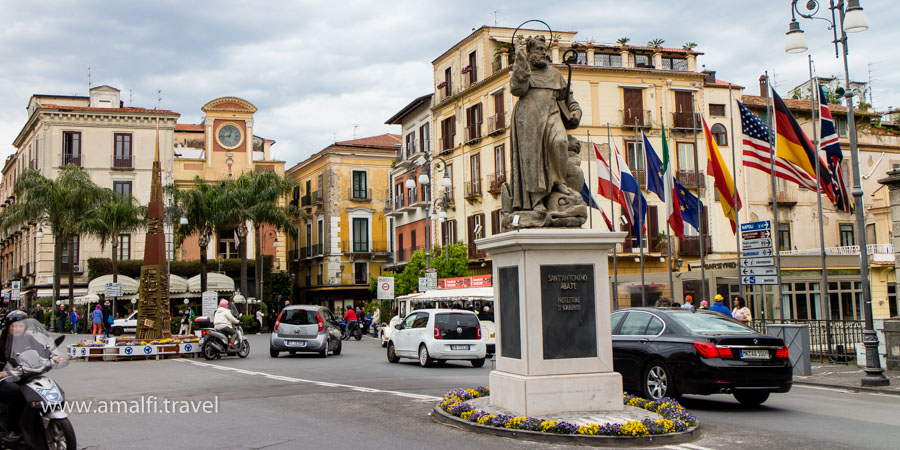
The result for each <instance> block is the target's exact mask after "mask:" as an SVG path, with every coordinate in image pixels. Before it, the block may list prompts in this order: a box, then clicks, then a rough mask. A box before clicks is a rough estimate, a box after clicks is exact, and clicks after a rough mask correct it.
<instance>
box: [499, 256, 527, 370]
mask: <svg viewBox="0 0 900 450" xmlns="http://www.w3.org/2000/svg"><path fill="white" fill-rule="evenodd" d="M499 272H500V277H499V280H498V283H499V284H498V286H499V287H500V356H502V357H504V358H515V359H522V331H521V327H520V326H519V268H518V266H512V267H501V268H500V271H499Z"/></svg>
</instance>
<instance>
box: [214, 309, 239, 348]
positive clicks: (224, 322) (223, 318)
mask: <svg viewBox="0 0 900 450" xmlns="http://www.w3.org/2000/svg"><path fill="white" fill-rule="evenodd" d="M239 323H241V321H240V320H238V319H237V318H235V317H234V314H231V309H229V308H228V300H225V299H222V300H221V301H219V307H218V308H217V309H216V318H215V319H214V320H213V326H214V327H215V328H216V331H220V332H222V333H223V334H225V336H228V346H229V347H234V342H232V341H233V340H234V337H235V336H237V331H235V330H234V327H233V325H237V324H239Z"/></svg>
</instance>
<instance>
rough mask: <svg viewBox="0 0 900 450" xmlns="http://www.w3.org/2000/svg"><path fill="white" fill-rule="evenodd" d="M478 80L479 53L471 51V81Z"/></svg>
mask: <svg viewBox="0 0 900 450" xmlns="http://www.w3.org/2000/svg"><path fill="white" fill-rule="evenodd" d="M476 81H478V54H477V52H472V53H469V83H475V82H476Z"/></svg>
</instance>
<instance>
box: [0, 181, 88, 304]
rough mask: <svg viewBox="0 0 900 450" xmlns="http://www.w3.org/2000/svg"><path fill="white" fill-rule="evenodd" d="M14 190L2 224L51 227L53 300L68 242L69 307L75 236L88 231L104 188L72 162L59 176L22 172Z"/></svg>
mask: <svg viewBox="0 0 900 450" xmlns="http://www.w3.org/2000/svg"><path fill="white" fill-rule="evenodd" d="M13 191H14V192H15V194H16V199H17V202H16V203H14V204H12V205H11V206H10V207H9V208H7V210H6V212H4V214H3V217H2V220H0V227H2V228H4V229H9V228H11V227H14V226H19V225H23V224H25V223H30V222H38V223H44V222H46V223H47V225H49V226H50V229H51V230H52V232H53V235H54V242H53V261H54V264H53V303H54V304H56V301H57V300H58V299H59V290H60V276H61V274H62V250H63V245H64V243H69V244H70V245H68V255H67V256H68V261H69V307H70V308H71V307H72V305H73V303H74V296H75V246H74V245H71V244H72V243H73V238H74V237H75V236H78V235H79V234H81V233H82V232H84V231H85V229H86V227H85V224H86V222H87V220H88V215H87V214H85V211H91V210H92V209H94V207H95V205H96V204H97V203H98V202H99V201H100V200H102V198H103V190H102V189H101V188H100V187H98V186H97V185H96V184H94V183H93V182H92V181H91V179H90V177H89V176H88V174H87V173H86V172H84V171H83V170H81V168H80V167H77V166H74V165H72V164H69V165H68V166H66V168H64V169H63V170H62V171H61V172H60V173H59V175H57V177H56V179H54V180H51V179H49V178H46V177H44V176H43V175H41V174H40V172H38V171H36V170H32V169H29V170H26V171H25V172H22V174H21V175H20V176H19V179H18V180H17V181H16V184H15V187H14V189H13Z"/></svg>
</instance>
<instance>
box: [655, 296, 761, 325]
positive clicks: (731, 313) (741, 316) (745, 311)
mask: <svg viewBox="0 0 900 450" xmlns="http://www.w3.org/2000/svg"><path fill="white" fill-rule="evenodd" d="M724 300H725V297H723V296H722V295H721V294H716V296H715V297H714V298H713V304H712V306H709V302H707V301H706V300H702V301H700V307H699V308H695V307H694V297H693V296H691V295H686V296H684V304H681V303H677V302H676V303H670V302H669V300H668V299H660V300H659V301H657V302H656V306H657V307H658V308H662V307H676V308H681V309H690V310H693V309H698V310H701V311H702V310H708V311H713V312H717V313H719V314H722V315H724V316H728V317H731V318H733V319H735V320H738V321H741V322H752V321H753V314H752V313H751V312H750V308H748V307H747V301H746V300H744V297H741V296H740V295H735V296H734V297H733V298H732V301H731V306H732V309H728V307H727V306H725V304H724V303H723V302H724Z"/></svg>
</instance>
